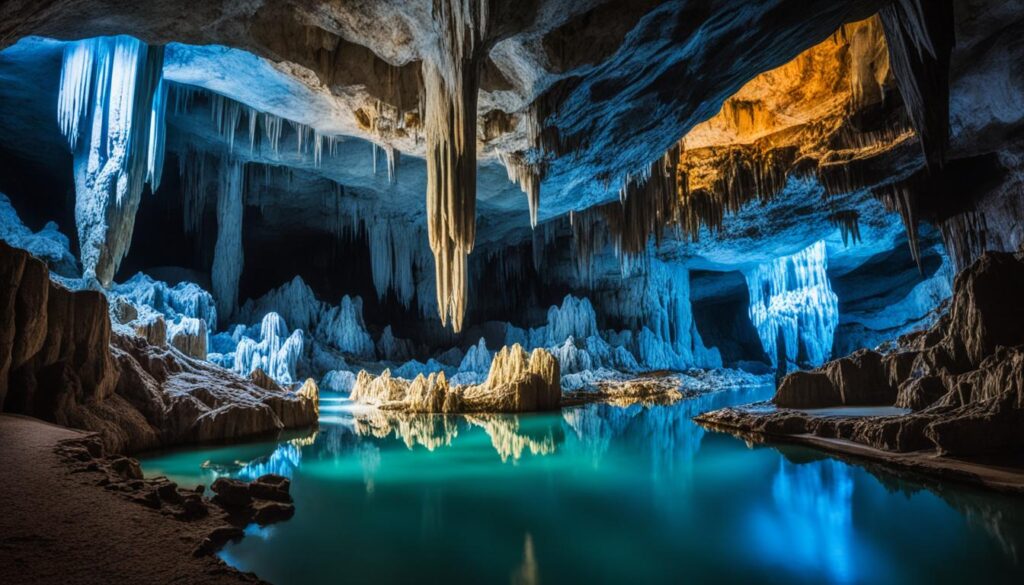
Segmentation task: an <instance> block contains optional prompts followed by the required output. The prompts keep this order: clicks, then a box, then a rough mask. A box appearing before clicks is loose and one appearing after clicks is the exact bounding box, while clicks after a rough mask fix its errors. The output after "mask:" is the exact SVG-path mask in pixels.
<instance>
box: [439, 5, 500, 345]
mask: <svg viewBox="0 0 1024 585" xmlns="http://www.w3.org/2000/svg"><path fill="white" fill-rule="evenodd" d="M489 8H490V0H471V1H469V2H462V1H458V0H434V4H433V16H434V19H435V22H436V23H437V24H438V26H439V27H440V29H439V31H438V45H439V46H438V47H437V52H436V54H435V55H433V56H432V57H431V58H425V59H424V60H423V65H422V72H423V86H424V96H423V102H424V103H423V109H424V124H423V125H424V131H425V134H426V141H427V153H426V154H427V228H428V236H429V240H430V249H431V250H432V251H433V252H434V267H435V271H436V286H437V306H438V312H439V313H440V316H441V323H442V324H444V325H447V323H448V321H449V320H451V325H452V328H453V329H454V330H455V331H460V330H461V329H462V319H463V316H464V315H465V312H466V297H467V294H468V291H467V274H466V269H467V256H468V255H469V253H470V252H472V251H473V244H474V242H475V240H476V118H477V94H478V92H479V89H480V68H481V65H482V62H483V59H484V57H485V56H486V51H485V43H484V40H485V38H486V33H487V22H488V13H489Z"/></svg>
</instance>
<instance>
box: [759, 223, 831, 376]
mask: <svg viewBox="0 0 1024 585" xmlns="http://www.w3.org/2000/svg"><path fill="white" fill-rule="evenodd" d="M827 268H828V257H827V255H826V252H825V242H824V241H818V242H817V243H815V244H812V245H811V246H809V247H807V248H805V249H804V250H801V251H800V252H797V253H796V254H793V255H792V256H783V257H781V258H776V259H775V260H773V261H771V262H768V263H767V264H761V265H760V266H758V267H756V268H755V269H754V270H753V271H751V272H749V273H747V275H746V277H747V288H748V290H749V292H750V320H751V321H752V322H753V324H754V328H755V329H757V333H758V336H759V337H760V338H761V345H762V346H763V347H764V350H765V353H767V354H768V357H769V358H771V360H772V363H774V364H776V365H779V364H778V356H779V355H785V356H786V360H787V361H789V362H791V363H797V361H798V360H800V359H801V358H804V359H806V362H807V363H808V364H810V365H812V366H820V365H821V364H822V363H824V362H825V360H827V359H828V358H829V357H830V356H831V355H832V337H833V335H834V334H835V330H836V327H837V326H838V324H839V299H838V297H837V296H836V294H835V293H834V292H832V286H831V285H830V284H829V280H828V274H827V273H826V269H827ZM780 340H781V341H782V344H783V345H784V347H779V342H780Z"/></svg>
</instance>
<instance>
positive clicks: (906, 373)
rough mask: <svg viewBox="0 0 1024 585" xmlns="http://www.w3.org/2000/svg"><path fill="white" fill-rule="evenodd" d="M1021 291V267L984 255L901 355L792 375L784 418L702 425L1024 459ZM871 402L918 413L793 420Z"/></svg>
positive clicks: (719, 419) (866, 355)
mask: <svg viewBox="0 0 1024 585" xmlns="http://www.w3.org/2000/svg"><path fill="white" fill-rule="evenodd" d="M1021 290H1024V260H1022V259H1021V258H1018V257H1016V256H1014V255H1013V254H1007V253H1000V252H987V253H985V254H984V255H982V257H981V258H980V259H978V261H977V262H975V263H974V264H973V265H971V266H970V267H968V268H967V269H965V270H964V271H962V272H961V273H960V274H959V275H958V276H957V278H956V282H955V284H954V292H953V302H952V308H951V314H950V316H949V318H944V319H941V320H940V321H939V322H938V323H936V325H935V326H934V327H933V328H932V329H931V330H929V331H927V332H923V333H920V334H915V335H910V336H906V337H904V338H903V339H901V340H900V345H901V347H900V348H898V349H897V350H896V352H895V353H892V354H890V355H888V356H885V357H884V358H883V357H881V356H879V355H878V354H876V353H874V352H858V353H857V354H854V355H852V356H850V357H847V358H842V359H839V360H835V361H833V362H830V363H828V364H826V365H825V366H823V367H822V368H821V369H819V370H817V371H814V372H798V373H795V374H793V375H790V376H788V377H787V378H786V379H785V380H783V382H782V383H781V384H780V386H779V391H778V392H777V394H776V397H775V399H774V402H775V405H776V406H778V407H779V410H774V411H771V410H768V411H765V410H763V409H745V408H727V409H722V410H719V411H715V412H711V413H706V414H704V415H702V416H701V417H699V418H698V420H700V421H701V422H703V423H707V424H709V425H714V426H719V427H724V428H728V429H732V430H735V431H738V432H741V433H746V432H749V433H756V434H764V435H772V436H794V435H811V436H814V437H821V438H829V439H842V440H846V441H852V442H855V443H860V444H863V445H868V446H871V447H873V448H877V449H881V450H885V451H894V452H909V451H918V450H929V451H934V452H936V453H937V454H939V455H950V456H957V457H985V458H986V459H988V460H991V459H996V460H998V459H1000V458H1003V457H1005V458H1012V457H1014V456H1017V455H1019V453H1021V452H1022V450H1024V432H1022V430H1021V429H1024V305H1021V303H1020V300H1019V298H1018V297H1019V295H1020V291H1021ZM880 388H881V389H882V390H881V391H880V390H879V389H880ZM851 398H852V400H854V401H851ZM866 398H870V399H872V400H873V399H880V398H885V399H886V401H885V402H876V403H875V404H893V403H895V404H896V405H897V406H900V407H905V408H911V409H913V410H914V412H913V413H911V414H907V415H903V416H865V417H856V418H854V417H837V416H820V415H816V414H811V413H806V412H803V411H800V410H790V409H795V408H813V407H821V406H833V405H851V404H871V402H866V401H861V400H865V399H866ZM858 401H860V402H858Z"/></svg>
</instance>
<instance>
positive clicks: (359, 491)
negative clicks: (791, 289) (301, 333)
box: [143, 387, 1024, 585]
mask: <svg viewBox="0 0 1024 585" xmlns="http://www.w3.org/2000/svg"><path fill="white" fill-rule="evenodd" d="M772 391H773V390H772V388H766V387H757V388H746V389H740V390H729V391H723V392H719V393H714V394H709V395H705V396H701V397H698V398H695V399H690V400H686V401H683V402H680V403H677V404H675V405H672V406H652V407H649V408H648V407H643V406H633V407H628V408H619V407H613V406H608V405H588V406H583V407H577V408H572V409H566V410H564V411H562V412H561V413H558V414H538V415H523V416H494V415H492V416H465V417H463V416H458V417H456V416H429V415H419V416H405V417H396V416H389V415H384V414H382V413H377V412H368V411H361V410H358V409H353V408H352V407H351V406H350V405H348V403H347V401H345V400H343V399H342V398H341V397H339V396H336V395H334V396H332V395H328V394H325V395H324V396H323V397H322V406H321V411H322V412H321V426H320V429H319V431H318V432H316V433H315V434H312V435H307V436H297V437H291V438H284V439H282V440H280V441H275V442H266V443H257V444H244V445H234V446H226V447H213V448H205V449H198V450H188V451H177V452H173V453H167V454H163V455H158V456H154V457H151V458H149V459H146V460H144V461H143V467H144V469H145V471H146V473H147V475H150V474H164V475H167V476H169V477H171V478H172V479H174V480H176V481H178V482H179V483H181V484H184V485H192V484H196V483H203V484H206V485H209V484H210V483H212V481H213V479H215V478H216V477H218V476H221V475H228V476H232V477H240V478H244V479H251V478H255V477H257V476H259V475H261V474H263V473H268V472H274V473H279V474H281V475H285V476H288V477H291V478H292V482H293V483H292V495H293V496H294V498H295V505H296V513H295V516H294V518H293V519H292V520H290V521H288V522H285V523H281V524H277V525H272V526H270V527H268V528H264V529H260V528H258V527H255V526H252V527H250V528H249V529H248V530H247V532H248V536H247V537H246V538H245V539H243V540H242V541H241V542H240V543H238V544H233V545H229V546H228V547H227V548H226V549H225V550H224V552H223V557H224V559H225V560H226V561H227V562H228V563H230V564H231V565H233V566H235V567H238V568H239V569H241V570H244V571H253V572H255V573H256V574H257V575H259V576H260V577H262V578H264V579H266V580H269V581H270V582H272V583H276V584H278V585H286V584H291V583H307V582H330V583H337V582H352V583H369V582H378V583H387V582H394V583H414V582H415V583H537V582H543V583H569V582H592V583H623V582H626V583H630V582H632V583H680V582H722V581H740V582H779V583H863V582H872V583H925V582H927V583H935V582H968V581H969V582H976V583H1002V582H1007V583H1011V582H1012V583H1020V582H1022V581H1021V579H1022V576H1024V572H1022V571H1024V568H1022V566H1021V565H1020V561H1018V556H1019V555H1020V554H1021V552H1022V551H1024V536H1022V535H1024V509H1022V503H1021V501H1020V500H1019V499H1012V498H1007V497H1000V496H995V495H992V494H988V493H983V492H979V491H974V490H971V489H964V488H960V487H957V486H953V485H943V484H938V485H929V486H927V487H926V486H924V485H923V484H921V483H916V482H914V481H908V480H900V479H897V478H895V477H893V476H890V475H888V474H886V473H882V472H877V471H876V472H875V473H876V474H877V475H876V474H872V473H870V472H869V471H867V470H865V469H864V468H861V467H859V466H855V465H849V464H846V463H843V462H840V461H838V460H835V459H831V458H827V457H823V456H822V455H821V454H819V453H817V452H815V451H812V450H809V449H803V448H793V447H779V448H773V447H757V448H748V446H747V445H745V444H744V443H743V442H742V441H740V440H738V439H736V438H733V437H731V436H729V435H725V434H719V433H713V432H707V431H704V430H703V429H701V428H700V427H699V426H697V425H695V424H694V423H693V422H692V421H691V420H690V419H691V417H693V416H694V415H696V414H698V413H700V412H703V411H706V410H710V409H713V408H719V407H722V406H727V405H729V404H737V403H744V402H750V401H752V400H761V399H764V398H767V397H769V396H771V394H772Z"/></svg>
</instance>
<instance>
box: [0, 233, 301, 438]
mask: <svg viewBox="0 0 1024 585" xmlns="http://www.w3.org/2000/svg"><path fill="white" fill-rule="evenodd" d="M0 281H2V283H3V286H2V287H0V310H2V312H0V320H2V322H4V323H7V324H9V326H5V327H4V328H3V332H2V334H0V401H2V405H3V411H5V412H16V413H23V414H29V415H32V416H36V417H39V418H42V419H44V420H49V421H53V422H56V423H59V424H62V425H66V426H70V427H75V428H82V429H88V430H94V431H97V432H99V433H100V435H101V437H102V438H103V441H104V444H105V445H106V447H107V449H108V450H110V451H112V452H133V451H139V450H143V449H151V448H154V447H158V446H165V445H173V444H179V443H184V442H198V441H211V440H216V439H227V438H234V437H243V436H249V435H255V434H260V433H267V432H274V431H279V430H281V429H284V428H293V427H305V426H310V425H314V424H315V423H316V420H317V418H316V417H317V403H318V398H317V395H316V393H315V392H312V391H310V390H308V389H307V391H305V392H303V393H302V394H301V395H296V394H292V393H291V392H289V391H285V390H280V389H264V388H261V387H259V386H257V385H256V384H253V383H250V382H249V381H247V380H245V379H243V378H240V377H238V376H237V375H235V374H232V373H231V372H228V371H226V370H223V369H221V368H219V367H217V366H214V365H212V364H210V363H207V362H203V361H199V360H196V359H193V358H190V357H188V356H185V355H184V354H182V353H180V352H179V351H178V350H176V349H174V348H173V347H169V346H167V345H162V346H161V345H152V344H150V343H149V341H147V339H146V338H145V337H141V336H137V335H133V334H127V333H117V332H112V331H111V321H110V317H109V311H108V307H107V300H106V297H105V296H104V295H103V294H102V293H100V292H96V291H74V292H73V291H69V290H67V289H65V288H64V287H63V286H61V285H59V284H56V283H54V282H51V281H50V279H49V273H48V270H47V268H46V265H45V264H44V263H43V262H42V261H40V260H37V259H35V258H33V257H31V256H29V255H28V253H26V252H24V251H22V250H18V249H14V248H11V247H9V246H7V245H6V244H4V243H2V242H0ZM157 338H159V336H157Z"/></svg>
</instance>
